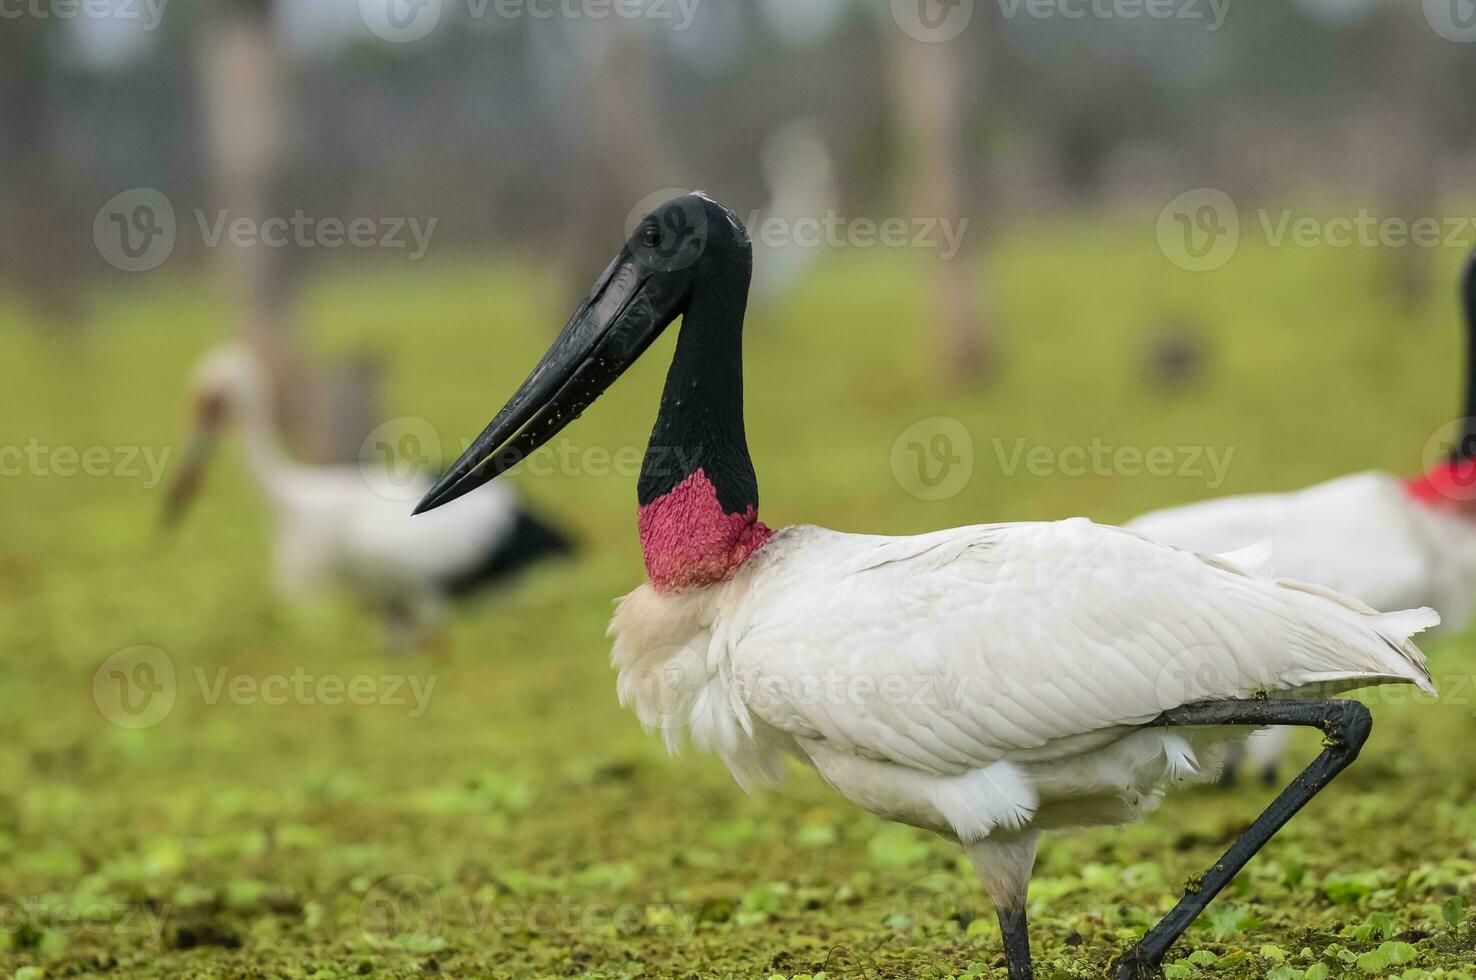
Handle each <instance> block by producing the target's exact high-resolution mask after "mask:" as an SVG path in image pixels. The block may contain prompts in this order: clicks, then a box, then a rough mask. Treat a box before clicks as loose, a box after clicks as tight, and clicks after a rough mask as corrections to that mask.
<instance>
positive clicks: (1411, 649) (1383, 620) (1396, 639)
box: [1374, 606, 1440, 694]
mask: <svg viewBox="0 0 1476 980" xmlns="http://www.w3.org/2000/svg"><path fill="white" fill-rule="evenodd" d="M1439 625H1440V614H1439V613H1438V612H1436V611H1435V610H1433V609H1431V608H1430V607H1429V606H1420V607H1419V608H1418V609H1400V610H1398V611H1397V612H1387V613H1378V614H1377V615H1376V616H1375V617H1374V629H1375V630H1376V631H1377V632H1378V634H1379V636H1381V637H1383V640H1384V642H1385V643H1387V644H1389V648H1390V649H1392V650H1393V651H1394V652H1395V653H1397V654H1399V656H1400V657H1401V658H1403V659H1404V660H1405V661H1406V662H1407V663H1409V664H1410V666H1412V667H1414V668H1415V669H1416V671H1417V672H1418V673H1417V675H1416V676H1413V677H1411V678H1410V679H1411V680H1413V681H1414V682H1415V683H1416V684H1417V685H1419V688H1420V690H1422V691H1424V692H1425V693H1426V694H1434V693H1435V681H1434V680H1433V679H1432V678H1431V677H1430V664H1429V662H1428V661H1427V660H1425V654H1424V652H1423V651H1422V650H1420V648H1419V647H1417V646H1415V645H1414V641H1413V640H1412V639H1410V638H1411V637H1413V636H1414V635H1415V634H1417V633H1423V632H1424V631H1425V630H1428V629H1433V628H1435V627H1436V626H1439Z"/></svg>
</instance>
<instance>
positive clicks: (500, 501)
mask: <svg viewBox="0 0 1476 980" xmlns="http://www.w3.org/2000/svg"><path fill="white" fill-rule="evenodd" d="M370 477H372V478H373V479H374V480H375V483H376V485H375V486H371V484H370V482H369V478H370ZM429 486H430V485H429V483H428V482H427V481H425V480H422V479H419V478H416V479H414V480H413V481H410V482H409V483H408V485H396V484H394V483H393V482H392V481H390V480H388V479H387V478H383V479H381V478H380V475H379V474H371V475H368V476H366V474H365V472H364V471H362V470H360V469H358V468H356V467H351V466H297V465H290V464H289V465H287V466H284V467H282V468H281V469H280V470H279V471H277V472H275V473H274V474H273V475H272V477H271V478H270V479H269V480H265V481H263V491H264V492H265V495H266V498H267V501H268V503H269V505H270V507H271V510H272V514H273V518H274V524H275V532H274V533H275V538H274V548H273V555H274V569H275V575H276V580H277V584H278V587H279V588H280V589H281V590H282V592H283V593H284V594H286V595H288V596H291V597H299V596H303V595H307V594H310V593H312V592H315V591H318V590H321V589H322V588H324V587H325V586H328V585H330V584H340V585H345V586H347V587H348V588H350V589H352V590H353V591H356V592H359V593H361V594H363V595H365V596H367V597H369V598H371V599H376V600H381V601H395V602H405V603H411V604H414V603H420V602H432V601H434V600H435V598H436V597H437V596H439V594H440V593H441V591H442V589H443V588H444V583H445V582H446V581H447V580H449V579H452V578H455V577H456V576H458V575H460V574H464V573H466V572H468V571H470V570H472V569H474V568H476V567H477V566H478V564H479V563H481V562H483V561H484V560H485V559H486V556H487V555H488V553H489V552H492V551H493V550H495V549H496V547H497V546H498V543H499V542H500V541H502V540H503V539H504V538H505V537H506V536H507V535H508V533H509V531H510V529H511V527H512V524H513V522H514V520H515V519H516V517H517V510H518V502H517V496H516V493H515V492H514V490H513V489H512V488H511V487H510V486H505V485H501V484H496V485H493V486H489V487H485V488H483V489H482V490H479V491H478V492H477V493H474V494H467V495H466V496H465V497H463V498H462V499H460V500H457V501H455V502H454V503H452V504H450V505H448V506H446V507H443V508H441V509H439V510H436V511H433V512H431V513H429V514H425V515H421V516H418V517H414V518H412V517H411V515H410V512H411V511H412V510H413V509H414V507H415V501H416V500H418V499H419V498H420V496H421V494H423V493H424V492H425V490H427V489H429Z"/></svg>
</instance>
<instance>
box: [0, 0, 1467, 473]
mask: <svg viewBox="0 0 1476 980" xmlns="http://www.w3.org/2000/svg"><path fill="white" fill-rule="evenodd" d="M397 2H399V3H406V4H408V6H407V7H406V8H405V10H406V16H410V15H416V16H418V14H419V13H424V12H425V11H424V10H420V8H421V7H424V6H425V5H426V4H432V5H433V9H432V12H433V13H434V14H435V18H434V20H433V24H434V26H433V28H432V29H430V30H429V31H428V32H426V33H425V34H424V36H418V34H419V32H416V34H415V35H414V36H413V39H406V38H404V37H400V38H396V37H393V36H391V39H389V40H386V38H385V35H387V34H389V35H392V31H386V30H384V29H383V26H384V24H383V23H382V22H379V26H380V27H381V30H380V31H379V33H378V34H376V32H375V30H373V29H372V27H373V26H374V25H375V24H376V17H377V16H378V14H376V12H375V11H376V9H377V8H375V7H374V5H375V4H376V3H389V4H391V5H393V4H394V3H397ZM1098 2H1101V0H1098ZM1440 2H1446V0H1430V2H1427V3H1426V4H1425V5H1424V7H1425V9H1424V10H1422V9H1420V4H1417V3H1411V2H1408V0H1296V2H1287V3H1277V4H1249V3H1244V4H1242V3H1234V2H1227V0H1217V3H1215V4H1210V3H1209V2H1208V0H1175V3H1173V4H1171V5H1169V6H1168V7H1164V8H1161V9H1165V10H1172V11H1173V12H1174V13H1175V14H1176V16H1172V17H1149V16H1145V15H1141V11H1140V8H1141V7H1142V5H1141V4H1137V3H1132V2H1128V3H1122V2H1120V0H1119V2H1118V3H1117V5H1116V8H1114V9H1117V10H1119V11H1127V13H1126V14H1123V15H1120V16H1105V17H1104V16H1082V17H1076V16H1069V15H1068V14H1069V13H1070V12H1072V11H1075V12H1078V13H1079V12H1081V11H1083V10H1088V11H1089V10H1090V8H1089V5H1088V4H1087V2H1086V0H1080V2H1074V0H1060V2H1059V3H1050V4H1046V5H1044V6H1043V7H1040V8H1037V7H1036V5H1034V4H1029V5H1027V4H1025V3H1023V2H1015V0H990V2H988V3H985V2H982V0H980V2H977V3H975V2H974V0H953V2H951V3H949V4H938V3H937V0H918V3H919V4H920V6H918V8H917V9H918V10H919V11H921V12H922V15H923V16H926V15H927V12H928V10H929V8H930V7H934V6H936V11H935V13H934V16H936V17H939V18H942V17H944V16H945V15H946V16H959V15H961V14H966V15H967V21H966V22H967V26H966V27H964V28H963V30H962V31H961V32H958V34H957V37H953V36H952V32H950V33H949V35H948V36H949V40H948V41H947V43H925V42H926V40H927V39H926V38H925V39H924V40H922V41H920V40H918V39H917V38H916V37H915V36H911V35H909V33H908V31H907V30H906V29H905V28H901V25H902V24H903V22H904V21H905V20H906V18H907V17H908V16H911V15H908V14H906V13H905V10H906V8H907V6H908V4H907V3H906V2H902V0H899V2H898V3H894V4H891V5H890V9H889V5H888V3H886V2H885V0H870V2H856V0H805V2H804V3H795V2H792V0H685V2H684V3H683V4H678V3H676V2H675V0H670V2H667V3H660V2H656V0H650V2H645V3H643V4H637V5H635V9H637V10H640V11H642V12H643V13H642V15H641V16H634V17H621V16H610V15H609V14H608V13H607V14H606V15H605V16H603V17H601V16H598V15H591V14H590V11H592V10H596V9H605V10H608V4H604V5H602V3H601V0H594V2H593V3H590V2H584V3H581V4H572V5H570V4H569V3H568V2H567V0H564V7H568V8H569V9H571V10H572V11H573V14H572V15H556V16H546V15H547V14H548V13H549V12H550V11H558V10H563V9H564V8H563V7H557V5H555V4H554V3H552V2H547V3H540V0H529V2H528V3H527V4H522V3H519V4H505V3H503V2H501V0H498V2H497V3H490V2H489V3H479V2H472V0H445V2H444V4H443V3H442V0H418V5H417V2H415V0H363V2H362V3H356V2H354V0H300V2H281V3H276V4H273V3H271V2H270V0H210V2H205V0H173V2H169V0H147V2H146V0H89V3H88V4H87V5H86V6H85V7H72V8H67V7H66V6H65V4H57V3H40V0H25V5H22V4H21V3H19V2H17V3H14V4H12V5H11V7H10V8H9V9H10V14H9V15H7V17H6V19H5V21H4V23H3V30H0V178H3V186H4V187H5V188H6V192H5V193H4V194H3V195H0V226H3V227H4V228H5V229H6V234H5V235H4V236H3V238H0V284H3V288H4V289H6V290H7V291H10V292H13V293H15V294H19V295H20V296H21V297H23V299H24V301H25V302H26V303H27V304H28V305H29V306H30V307H31V308H32V309H33V310H35V311H36V313H37V314H38V316H39V318H40V319H39V322H43V323H45V324H46V325H47V326H48V327H49V328H53V329H57V330H65V329H67V328H68V327H69V326H75V325H76V324H77V323H79V322H81V321H82V320H83V319H84V317H83V316H82V312H81V310H80V308H79V301H80V300H81V298H82V297H83V296H85V295H86V294H87V293H86V289H85V288H84V289H79V288H78V287H79V284H84V285H90V284H94V283H98V282H103V283H107V282H108V281H118V280H125V279H126V278H127V276H128V273H125V272H120V271H117V270H115V269H113V268H111V267H109V265H108V264H107V263H106V262H104V261H100V257H99V254H98V250H97V248H96V247H95V246H94V243H93V239H92V237H91V236H90V235H89V229H91V228H92V226H93V220H94V217H95V215H96V214H97V211H98V208H99V206H100V205H101V204H102V202H104V201H106V200H108V199H109V198H110V197H112V196H113V195H115V194H117V193H119V192H121V191H125V190H127V189H129V188H136V187H147V188H153V189H155V190H158V191H160V192H162V193H163V194H164V195H166V196H167V198H168V199H169V201H170V202H171V203H172V205H173V207H174V209H175V212H176V214H177V216H178V223H179V228H180V234H179V236H178V241H177V243H176V245H175V248H174V252H173V254H172V255H171V257H170V260H169V261H170V265H169V266H168V268H169V269H172V270H176V271H177V270H179V269H185V270H190V271H191V272H197V271H198V272H202V273H204V274H208V275H216V276H221V277H223V278H224V281H225V282H226V283H228V284H229V288H231V289H232V290H234V296H235V299H236V301H237V312H236V313H235V314H233V317H234V318H235V320H236V322H235V324H234V326H235V327H236V328H238V329H241V330H244V331H246V332H247V333H249V334H250V335H252V336H253V337H254V338H256V340H257V342H258V346H259V348H260V350H261V352H262V353H264V354H266V355H267V356H268V357H269V359H270V360H272V362H273V363H274V365H275V366H276V367H277V369H278V370H279V371H281V372H284V373H286V374H288V375H291V374H293V373H294V372H296V373H297V374H298V375H299V377H298V378H297V380H298V381H300V382H303V383H300V384H295V385H289V386H284V387H286V388H291V389H293V390H296V391H297V392H298V394H297V395H296V396H295V397H296V398H297V404H295V405H284V406H283V407H284V408H288V409H294V408H295V409H296V410H295V411H293V410H289V411H285V412H283V415H284V416H286V417H287V418H288V420H289V423H290V424H293V425H294V426H295V428H296V429H297V433H298V436H299V441H300V442H302V443H304V444H305V445H304V448H305V449H307V450H308V451H309V453H310V454H311V455H316V456H319V457H335V456H343V455H345V454H350V453H351V452H352V451H353V449H354V448H355V447H357V445H358V438H357V436H359V435H362V432H363V431H365V430H366V427H367V425H368V424H369V419H370V418H371V417H372V416H373V409H372V408H370V407H369V406H371V405H372V404H373V403H374V401H375V396H374V389H375V387H376V381H375V366H374V365H373V364H370V363H364V362H360V363H353V364H348V365H335V366H333V367H332V368H331V369H330V368H322V367H320V368H313V367H310V366H309V365H308V364H307V363H306V362H305V359H304V357H303V355H301V353H300V352H295V346H294V345H293V344H292V343H291V341H290V338H291V337H293V336H294V335H295V333H296V332H297V331H298V329H299V327H300V325H299V324H297V323H296V322H295V318H296V317H297V316H298V315H299V314H298V313H297V308H296V306H295V305H294V302H293V296H294V289H295V287H296V285H297V284H298V283H299V282H301V280H302V279H303V278H304V276H305V275H306V274H308V272H309V271H310V270H311V269H312V268H313V267H314V264H315V263H321V262H324V261H333V260H335V259H341V258H342V257H343V255H344V253H345V251H348V250H342V249H340V250H338V251H336V252H334V251H329V250H325V249H321V248H320V249H316V250H313V249H306V248H302V247H297V246H292V247H287V248H274V249H262V248H256V249H239V250H231V249H229V248H218V249H209V248H207V247H206V246H205V242H204V240H203V239H204V235H203V234H202V233H201V232H200V231H199V230H196V225H197V224H198V220H199V219H197V218H196V217H195V214H196V212H197V211H198V212H199V213H200V214H206V215H214V214H216V213H218V210H219V209H229V211H230V213H231V214H232V215H233V216H237V215H246V216H268V215H283V216H291V215H293V214H294V213H297V212H302V213H305V214H306V215H309V216H317V217H319V218H321V217H322V216H340V217H343V218H348V217H350V216H356V215H370V216H376V217H385V216H418V217H419V218H420V219H421V220H422V221H425V220H430V219H434V220H435V226H434V238H433V247H432V248H430V249H429V250H428V253H427V254H426V256H425V257H424V259H423V260H421V261H424V262H425V263H426V264H428V265H434V264H436V263H438V262H454V261H456V256H458V255H463V256H464V255H465V254H466V253H468V252H477V251H480V252H485V251H489V250H490V251H500V252H504V253H516V254H517V255H518V256H519V257H520V258H521V259H522V260H524V261H529V262H531V263H533V264H535V265H536V267H537V268H539V269H542V270H547V271H548V272H549V275H550V281H549V286H550V288H551V289H553V290H555V291H557V294H558V295H560V296H561V298H562V297H563V296H565V295H566V294H567V295H573V294H574V293H575V292H576V291H577V290H579V289H581V288H582V287H583V286H584V285H585V284H586V282H587V281H588V279H589V277H590V275H591V273H592V271H597V269H598V268H599V267H600V266H601V265H602V263H603V262H604V260H605V258H606V254H607V252H608V250H609V243H610V242H611V241H612V240H613V229H615V228H617V227H620V226H621V225H622V224H623V223H624V222H625V221H626V220H627V218H628V216H629V213H630V211H631V209H632V207H633V206H634V204H635V202H637V201H640V200H642V199H643V198H644V197H645V196H647V195H650V194H652V193H653V192H656V191H658V190H660V189H662V188H671V187H682V186H685V185H686V184H687V183H690V182H692V180H693V175H699V174H700V175H702V177H703V180H704V186H703V188H702V189H704V190H707V191H709V192H711V193H713V194H715V195H717V196H718V197H720V198H721V199H723V200H725V201H726V202H728V203H730V204H732V205H733V206H734V207H735V208H736V209H737V210H738V211H739V213H741V214H747V213H750V210H753V211H758V210H760V209H766V213H769V212H778V213H788V214H789V215H790V216H791V217H793V216H794V215H796V214H807V215H818V214H823V213H826V212H827V211H832V212H837V213H839V214H843V215H857V214H861V215H885V214H910V215H932V216H954V217H957V216H965V215H966V216H968V217H969V218H970V226H969V228H968V234H967V236H966V237H965V238H964V243H963V244H964V252H965V258H974V257H977V256H979V255H981V254H984V253H985V252H987V250H988V246H989V243H990V242H991V241H992V240H994V239H995V238H996V237H997V236H999V235H1001V234H1003V233H1005V232H1007V231H1008V230H1009V229H1011V228H1014V227H1018V226H1020V225H1022V224H1029V223H1041V222H1050V221H1052V220H1055V219H1058V218H1062V217H1070V216H1075V215H1079V214H1081V213H1083V212H1087V213H1093V214H1096V213H1107V214H1109V215H1110V214H1112V213H1114V212H1123V211H1136V210H1149V211H1152V210H1156V209H1157V208H1158V207H1161V206H1162V204H1163V202H1165V201H1167V200H1169V199H1170V198H1172V197H1173V196H1174V195H1175V194H1178V193H1180V192H1182V191H1184V190H1187V189H1190V188H1194V187H1200V186H1213V187H1217V188H1221V189H1223V190H1225V191H1227V192H1228V193H1229V194H1230V195H1231V196H1232V197H1233V198H1234V199H1236V200H1237V201H1242V202H1264V201H1273V202H1274V201H1284V200H1286V199H1287V198H1289V197H1293V196H1294V197H1295V198H1296V199H1297V200H1298V201H1299V202H1301V203H1303V204H1306V203H1307V202H1309V201H1312V202H1315V201H1319V200H1321V201H1329V202H1338V201H1346V200H1357V201H1359V202H1362V203H1363V204H1365V205H1367V206H1371V207H1375V208H1377V209H1379V210H1380V211H1381V212H1382V213H1386V214H1404V215H1419V214H1426V215H1428V214H1436V213H1444V212H1441V211H1440V209H1441V207H1442V204H1441V202H1449V201H1452V200H1457V201H1458V200H1460V199H1461V198H1463V197H1465V196H1468V195H1469V185H1470V180H1471V178H1470V174H1471V173H1472V171H1473V167H1476V152H1473V150H1476V139H1473V137H1476V116H1473V115H1472V114H1471V113H1470V112H1469V111H1468V107H1469V105H1470V96H1471V94H1472V91H1473V84H1476V60H1473V58H1472V56H1471V49H1470V48H1469V47H1468V46H1466V45H1464V44H1461V43H1452V41H1451V39H1450V38H1449V37H1448V36H1442V35H1443V34H1446V35H1449V34H1450V33H1451V30H1452V28H1448V29H1446V30H1445V31H1442V30H1440V29H1439V26H1438V25H1439V23H1440V16H1437V15H1436V14H1435V13H1432V9H1431V8H1432V4H1433V5H1435V6H1437V7H1438V4H1439V3H1440ZM1462 2H1464V0H1449V3H1451V4H1454V5H1455V6H1452V7H1451V13H1450V14H1449V17H1451V18H1457V19H1456V20H1451V21H1450V23H1451V24H1457V23H1458V22H1459V21H1458V13H1459V11H1458V10H1457V7H1458V6H1459V4H1460V3H1462ZM79 3H80V0H79ZM899 4H900V5H899ZM33 8H34V9H35V10H38V11H40V13H41V15H34V14H33V15H25V14H26V12H27V11H32V9H33ZM67 9H70V10H71V13H70V15H68V14H64V13H63V11H64V10H67ZM79 9H80V10H82V11H86V12H90V13H81V14H79V13H78V10H79ZM386 9H387V10H392V7H390V8H386ZM1037 9H1038V10H1040V11H1043V12H1044V13H1043V14H1040V13H1036V14H1033V13H1032V11H1035V10H1037ZM899 11H903V12H904V13H903V15H902V17H901V18H900V19H899ZM1132 11H1139V12H1140V15H1136V16H1135V15H1133V13H1132ZM535 13H541V14H542V15H541V16H540V15H535ZM17 14H20V15H19V16H17ZM899 28H900V29H899ZM914 34H916V32H914ZM1463 39H1464V38H1460V40H1463ZM397 41H399V42H403V43H397ZM1445 206H1446V207H1447V208H1449V207H1451V206H1453V205H1450V204H1447V205H1445ZM212 251H213V252H215V253H217V254H215V255H212V254H210V253H211V252H212ZM812 251H813V250H812ZM1430 251H1431V250H1429V249H1418V248H1406V249H1386V250H1384V252H1385V253H1386V255H1385V257H1386V258H1387V261H1385V262H1383V264H1382V272H1381V275H1382V276H1383V277H1384V278H1385V279H1386V280H1387V282H1386V285H1387V288H1388V289H1389V290H1390V291H1391V292H1392V293H1393V294H1394V296H1395V297H1396V298H1397V299H1398V300H1399V302H1400V303H1409V304H1414V303H1417V302H1420V301H1421V300H1422V299H1423V298H1424V297H1425V294H1426V293H1427V291H1428V289H1429V288H1430V280H1431V276H1432V272H1431V268H1430V265H1431V262H1432V261H1434V260H1433V259H1432V257H1431V255H1430V254H1429V253H1430ZM388 256H389V257H388V258H385V257H384V256H381V258H382V259H383V260H385V261H404V260H405V252H404V251H403V250H402V251H400V252H398V253H394V252H391V253H388ZM935 265H936V266H937V268H936V269H935V271H934V275H935V277H936V283H935V287H934V289H933V291H932V295H933V310H932V311H928V310H923V311H920V316H919V320H920V322H923V321H925V322H929V323H933V324H936V325H937V329H938V330H940V331H941V335H942V337H943V344H944V350H945V352H946V361H945V363H946V364H947V366H948V370H949V372H950V373H952V374H953V375H955V376H956V377H959V378H962V379H963V380H965V381H969V380H972V379H974V378H976V377H979V376H982V375H983V374H984V373H985V372H987V370H988V366H989V360H990V344H991V334H992V331H993V330H995V329H996V328H999V329H1007V328H1008V325H997V324H995V323H993V322H992V321H993V316H992V311H991V309H990V290H989V276H988V272H987V267H986V266H982V265H980V264H979V263H977V262H974V263H970V262H958V263H948V262H943V261H939V262H936V263H935ZM981 270H982V274H981ZM761 271H762V270H761ZM786 274H787V273H786ZM780 278H782V276H781V277H780ZM227 326H228V327H230V326H231V325H230V324H227ZM309 381H312V382H314V383H307V382H309ZM315 393H316V394H315ZM292 420H295V422H294V421H292Z"/></svg>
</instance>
